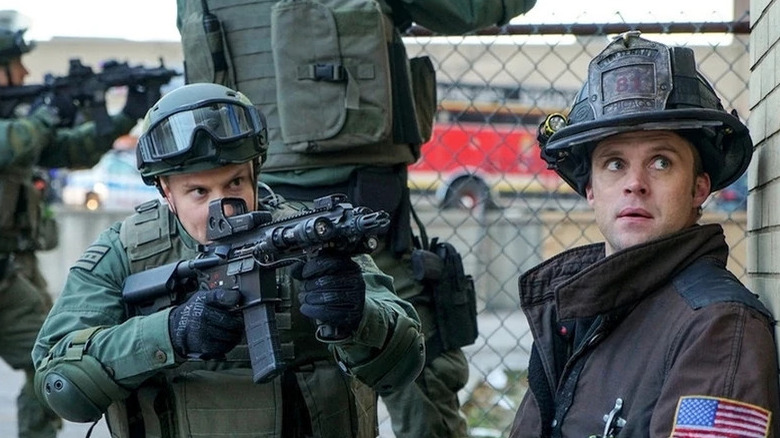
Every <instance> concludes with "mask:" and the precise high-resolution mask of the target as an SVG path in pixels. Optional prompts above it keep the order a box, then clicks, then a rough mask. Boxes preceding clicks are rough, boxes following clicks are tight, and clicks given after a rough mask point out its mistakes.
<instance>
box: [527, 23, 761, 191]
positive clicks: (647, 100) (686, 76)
mask: <svg viewBox="0 0 780 438" xmlns="http://www.w3.org/2000/svg"><path fill="white" fill-rule="evenodd" d="M641 130H669V131H674V132H677V133H678V134H680V135H681V136H682V137H683V138H685V139H687V140H688V141H690V142H691V143H692V144H693V145H694V146H695V147H696V148H697V150H698V152H699V154H700V156H701V158H702V164H703V167H704V171H705V172H707V173H708V174H709V176H710V179H711V181H712V191H716V190H719V189H722V188H724V187H726V186H728V185H729V184H731V183H732V182H734V181H735V180H736V179H737V178H739V177H740V176H741V175H742V174H743V173H744V172H745V170H746V169H747V167H748V164H749V163H750V159H751V155H752V151H753V142H752V141H751V139H750V134H749V132H748V128H747V126H745V124H744V123H742V122H741V121H740V119H739V117H738V116H737V114H736V112H732V113H729V112H727V111H726V110H725V109H724V108H723V105H722V104H721V102H720V99H719V98H718V96H717V94H716V93H715V90H714V89H713V88H712V86H711V85H710V84H709V82H707V80H706V79H705V78H704V77H703V76H702V75H701V73H699V72H698V70H697V69H696V63H695V60H694V54H693V50H691V49H690V48H687V47H668V46H666V45H663V44H660V43H657V42H654V41H650V40H647V39H644V38H641V37H640V35H639V32H636V31H632V32H627V33H624V34H622V35H620V36H618V37H617V38H616V39H615V40H614V41H613V42H612V43H610V44H609V45H608V46H607V47H606V48H605V49H604V50H603V51H602V52H601V53H600V54H599V55H598V56H596V57H595V58H594V59H593V60H592V61H591V62H590V65H589V67H588V80H587V82H586V83H585V85H584V86H583V87H582V89H581V90H580V92H579V93H578V94H577V96H576V98H575V100H574V104H573V106H572V108H571V109H570V111H569V113H568V117H566V116H562V115H561V114H551V115H550V116H548V118H547V120H545V122H544V123H542V125H541V126H540V129H539V144H540V147H541V148H542V153H541V154H542V158H544V160H545V161H546V162H547V164H548V166H549V167H550V168H552V169H554V170H555V171H556V172H557V173H558V174H559V175H560V176H561V177H562V178H563V179H564V180H565V181H566V182H567V183H568V184H569V185H570V186H571V187H572V188H574V190H576V191H577V193H579V194H580V195H582V196H584V195H585V187H586V186H587V184H588V182H589V181H590V166H591V164H590V157H591V153H592V152H593V149H594V148H595V147H596V144H597V143H598V142H599V141H601V140H603V139H604V138H607V137H609V136H612V135H615V134H620V133H623V132H631V131H641Z"/></svg>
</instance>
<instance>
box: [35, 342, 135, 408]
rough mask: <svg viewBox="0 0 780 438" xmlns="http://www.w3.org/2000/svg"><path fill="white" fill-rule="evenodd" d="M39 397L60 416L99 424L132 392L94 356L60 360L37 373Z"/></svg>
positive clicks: (36, 387) (36, 385)
mask: <svg viewBox="0 0 780 438" xmlns="http://www.w3.org/2000/svg"><path fill="white" fill-rule="evenodd" d="M35 389H36V393H37V394H38V397H39V398H40V399H41V400H42V401H44V402H45V403H46V405H48V406H49V408H51V410H52V411H54V412H55V413H56V414H57V415H59V416H60V417H62V418H64V419H65V420H68V421H73V422H76V423H91V422H95V421H98V420H99V419H100V417H102V416H103V413H104V412H105V411H106V409H108V407H109V406H110V405H111V403H113V402H114V401H117V400H123V399H125V398H126V397H127V396H128V395H129V394H130V392H129V391H127V390H126V389H124V388H122V387H120V386H119V385H117V384H116V382H114V380H113V379H112V378H111V376H109V374H108V373H107V372H106V370H105V369H104V368H103V366H102V365H101V364H100V362H98V360H97V359H95V358H94V357H92V356H88V355H83V356H82V357H81V358H80V359H79V360H77V361H73V360H64V359H63V358H59V359H56V360H55V361H53V362H52V363H50V364H48V366H47V367H46V368H45V369H42V370H39V371H38V372H36V373H35Z"/></svg>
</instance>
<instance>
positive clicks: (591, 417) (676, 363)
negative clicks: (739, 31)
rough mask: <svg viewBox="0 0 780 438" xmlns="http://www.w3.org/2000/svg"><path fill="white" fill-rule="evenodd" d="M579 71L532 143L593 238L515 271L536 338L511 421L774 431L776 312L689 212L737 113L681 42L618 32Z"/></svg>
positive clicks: (640, 430) (733, 161) (742, 132)
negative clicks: (594, 229)
mask: <svg viewBox="0 0 780 438" xmlns="http://www.w3.org/2000/svg"><path fill="white" fill-rule="evenodd" d="M587 77H588V80H587V82H586V83H585V85H584V87H583V88H582V90H581V92H580V93H579V95H578V96H577V98H576V99H575V102H574V105H573V106H572V108H571V110H570V112H569V114H568V117H563V116H561V115H555V116H552V117H551V118H548V121H547V122H548V123H547V124H545V125H543V128H542V129H541V132H540V134H541V135H540V144H541V146H542V148H543V149H542V157H543V158H544V159H545V160H546V161H547V163H548V164H549V165H550V166H552V167H553V168H554V169H555V170H556V171H557V173H558V174H559V175H560V176H561V177H562V178H563V179H564V180H565V181H566V182H567V183H568V184H569V185H570V186H571V187H572V188H574V190H576V192H577V193H579V194H580V195H581V196H583V197H584V198H585V199H587V201H588V203H589V204H590V205H591V207H593V210H594V212H595V218H596V224H597V225H598V227H599V230H600V231H601V233H602V234H603V235H604V239H605V242H604V243H597V244H592V245H588V246H584V247H580V248H574V249H571V250H569V251H566V252H564V253H562V254H560V255H558V256H556V257H554V258H552V259H551V260H548V261H546V262H544V263H543V264H542V265H540V266H538V267H536V268H534V269H531V270H529V271H528V272H526V273H525V274H523V276H522V277H521V278H520V299H521V306H522V308H523V311H524V312H525V314H526V316H527V318H528V321H529V324H530V326H531V332H532V333H533V334H534V343H533V348H532V352H531V358H530V362H529V366H528V382H529V387H530V388H529V391H528V392H527V394H526V396H525V398H524V400H523V402H522V404H521V406H520V408H519V409H518V411H517V415H516V417H515V420H514V425H513V426H512V431H511V435H510V436H512V437H516V438H519V437H532V436H533V437H538V436H572V437H573V436H600V437H603V438H606V437H613V436H630V437H662V436H663V437H668V436H672V437H676V436H755V437H759V436H764V437H767V436H770V437H771V436H779V435H778V430H779V428H778V422H777V414H778V413H780V396H779V395H778V374H777V369H778V368H777V350H776V347H775V342H774V318H773V316H772V315H771V314H770V312H769V311H768V310H767V309H766V308H765V307H764V306H763V305H762V304H761V302H759V300H758V299H757V298H756V296H755V295H753V294H752V293H751V292H750V291H749V290H748V289H747V288H745V286H743V285H742V284H741V283H740V282H739V280H737V278H736V277H734V275H732V274H731V273H730V272H729V271H728V270H727V269H726V260H727V258H728V253H729V248H728V245H727V244H726V241H725V237H724V235H723V229H722V228H721V226H720V225H717V224H709V225H698V224H697V221H698V220H699V218H700V217H701V212H702V204H703V203H704V201H705V200H706V199H707V197H708V196H709V194H710V193H711V192H712V191H715V190H720V189H722V188H723V187H726V186H727V185H729V184H730V183H732V182H733V181H734V180H736V179H737V178H739V177H740V175H742V174H743V173H744V172H745V170H746V169H747V167H748V164H749V162H750V159H751V154H752V152H753V144H752V141H751V139H750V135H749V133H748V129H747V127H746V126H745V125H744V124H743V123H742V122H741V121H740V120H739V118H738V117H737V116H736V113H733V114H732V113H728V112H726V111H725V110H724V108H723V106H722V105H721V103H720V100H719V98H718V96H717V95H716V94H715V91H714V90H713V88H712V86H711V85H710V84H709V83H708V82H707V80H706V79H705V78H704V77H703V76H702V75H701V74H700V73H699V72H698V71H697V68H696V64H695V60H694V54H693V51H692V50H691V49H690V48H687V47H667V46H665V45H663V44H660V43H657V42H655V41H650V40H647V39H644V38H642V37H640V35H639V34H638V32H629V33H626V34H623V35H621V36H619V37H617V38H616V39H615V40H614V41H613V42H612V43H610V44H609V45H608V46H607V47H606V48H605V49H604V50H603V51H602V52H601V53H600V54H598V55H597V56H596V57H595V58H594V59H593V60H592V61H591V62H590V65H589V68H588V76H587ZM551 119H557V122H556V123H550V122H551ZM556 128H557V129H556Z"/></svg>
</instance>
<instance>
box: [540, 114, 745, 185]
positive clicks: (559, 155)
mask: <svg viewBox="0 0 780 438" xmlns="http://www.w3.org/2000/svg"><path fill="white" fill-rule="evenodd" d="M659 130H661V131H674V132H679V133H683V132H684V133H687V134H688V135H686V136H685V138H686V139H689V140H691V137H694V139H693V141H692V143H694V146H695V147H696V148H697V150H698V151H699V154H700V155H701V157H702V162H703V165H704V171H705V172H707V173H708V174H709V176H710V179H711V183H712V191H717V190H720V189H722V188H724V187H726V186H728V185H729V184H731V183H732V182H734V181H736V180H737V179H738V178H739V177H740V176H741V175H742V174H743V173H744V172H745V170H747V167H748V165H749V164H750V160H751V157H752V155H753V142H752V140H751V139H750V133H749V131H748V128H747V126H745V125H744V124H743V123H742V122H741V121H740V120H739V119H738V118H737V117H736V116H734V115H731V114H729V113H727V112H724V111H719V110H713V109H701V108H697V109H669V110H664V111H657V112H648V113H636V114H628V115H626V114H622V115H620V116H617V117H604V118H601V119H599V120H594V121H588V122H581V123H577V124H575V125H570V126H567V127H565V128H563V129H561V130H559V131H557V132H555V133H554V134H553V135H552V136H550V139H549V141H548V142H547V144H546V145H545V146H544V153H543V154H542V155H543V157H544V158H545V160H547V162H548V164H550V165H551V166H552V167H553V168H554V169H555V170H556V171H557V172H558V174H559V175H560V176H561V177H562V178H563V179H564V180H565V181H566V182H567V183H568V184H569V185H570V186H571V187H572V188H573V189H574V190H575V191H577V193H579V194H580V195H582V196H585V187H586V186H587V184H588V182H589V179H590V156H591V154H592V152H593V149H594V148H595V147H596V145H597V144H598V143H599V142H600V141H601V140H604V139H605V138H607V137H611V136H613V135H617V134H622V133H626V132H635V131H659ZM690 133H694V135H693V136H692V135H690ZM713 133H714V135H717V136H720V138H719V140H720V141H715V142H713V141H704V140H706V136H708V135H709V136H712V135H713ZM696 135H701V136H703V138H702V141H695V136H696ZM714 144H719V145H720V149H721V150H718V149H717V148H716V147H715V146H714Z"/></svg>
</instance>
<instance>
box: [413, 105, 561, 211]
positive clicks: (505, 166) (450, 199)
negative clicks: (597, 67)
mask: <svg viewBox="0 0 780 438" xmlns="http://www.w3.org/2000/svg"><path fill="white" fill-rule="evenodd" d="M440 114H441V111H440ZM460 114H463V113H462V112H461V113H460ZM478 114H482V117H483V118H484V114H485V113H484V112H478ZM458 119H459V120H458V121H446V122H436V123H435V124H434V127H433V134H432V136H431V140H430V141H429V142H428V143H425V144H424V145H423V146H422V156H421V157H420V159H419V160H418V161H417V162H416V163H415V164H413V165H412V166H410V167H409V185H410V189H411V190H412V191H413V192H415V191H416V192H435V193H436V199H437V201H438V203H439V206H440V207H442V208H468V209H470V208H475V207H477V206H480V205H482V206H485V207H488V208H490V207H496V206H498V205H499V202H498V199H499V198H500V197H517V196H526V197H530V196H534V197H539V196H550V195H572V194H574V191H573V190H571V189H570V188H569V187H568V186H567V185H566V184H565V183H564V182H563V181H562V180H561V179H560V177H559V176H558V175H557V174H556V173H555V172H554V171H552V170H549V169H547V164H546V163H545V162H544V161H543V160H542V159H541V157H540V156H539V147H538V145H537V141H536V130H537V127H538V122H537V123H536V124H533V125H531V124H527V123H523V124H511V123H485V122H484V121H482V122H480V121H467V120H464V119H468V118H466V117H459V118H458ZM490 119H491V120H494V119H496V117H495V116H494V115H493V114H491V117H490Z"/></svg>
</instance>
